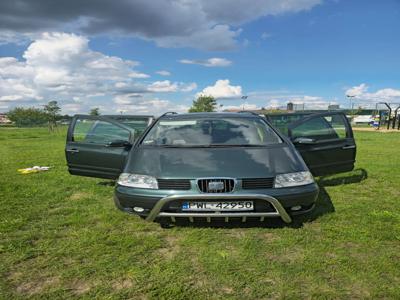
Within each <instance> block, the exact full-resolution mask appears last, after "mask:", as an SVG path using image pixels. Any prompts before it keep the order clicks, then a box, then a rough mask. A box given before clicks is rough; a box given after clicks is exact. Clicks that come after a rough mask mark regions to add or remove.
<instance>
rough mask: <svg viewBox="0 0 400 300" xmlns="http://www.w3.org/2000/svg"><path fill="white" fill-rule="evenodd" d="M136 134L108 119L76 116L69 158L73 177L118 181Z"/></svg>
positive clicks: (70, 135)
mask: <svg viewBox="0 0 400 300" xmlns="http://www.w3.org/2000/svg"><path fill="white" fill-rule="evenodd" d="M134 136H135V134H134V130H133V129H131V128H129V127H127V126H125V125H123V124H121V123H119V122H118V121H115V120H113V119H110V118H107V117H93V116H87V115H76V116H74V118H73V119H72V122H71V124H70V126H69V128H68V134H67V144H66V148H65V155H66V160H67V164H68V171H69V172H70V173H71V174H72V175H80V176H89V177H97V178H107V179H116V178H118V176H119V175H120V173H121V172H122V170H123V168H124V166H125V161H126V158H127V156H128V153H129V150H130V148H131V147H132V144H133V141H134Z"/></svg>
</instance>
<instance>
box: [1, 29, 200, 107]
mask: <svg viewBox="0 0 400 300" xmlns="http://www.w3.org/2000/svg"><path fill="white" fill-rule="evenodd" d="M23 58H24V60H18V59H16V58H14V57H0V105H1V106H2V107H4V106H7V107H9V106H10V105H11V106H15V105H18V103H20V104H21V105H23V104H28V105H32V104H43V103H44V102H46V101H49V100H52V99H54V100H57V101H60V102H62V103H63V104H65V105H62V106H63V108H64V111H66V112H76V111H78V110H80V109H85V110H86V109H87V108H88V106H89V105H91V103H92V105H95V106H98V105H99V104H98V103H95V99H98V98H101V100H102V101H107V100H106V99H107V98H108V99H110V98H112V97H116V96H118V95H124V94H127V95H129V96H130V97H133V95H144V94H151V93H164V92H188V91H191V90H193V89H195V88H196V85H195V83H182V82H179V83H174V82H170V81H168V80H167V81H156V82H153V83H144V82H140V81H138V80H140V79H143V78H148V77H149V76H148V75H147V74H145V73H142V72H139V71H137V70H135V68H136V67H137V66H138V65H139V63H138V62H136V61H132V60H124V59H122V58H120V57H116V56H108V55H105V54H103V53H100V52H96V51H93V50H91V49H90V48H89V41H88V39H87V38H86V37H84V36H80V35H76V34H67V33H44V34H43V35H42V36H41V37H40V38H38V39H37V40H35V41H34V42H33V43H31V44H30V45H29V46H28V47H27V49H26V51H25V52H24V54H23ZM117 99H122V98H117ZM120 101H122V100H120ZM5 103H6V104H5Z"/></svg>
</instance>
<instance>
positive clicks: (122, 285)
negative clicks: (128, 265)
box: [112, 278, 134, 291]
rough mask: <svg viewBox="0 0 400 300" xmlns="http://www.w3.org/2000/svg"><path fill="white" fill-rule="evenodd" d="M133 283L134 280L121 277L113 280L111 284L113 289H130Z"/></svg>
mask: <svg viewBox="0 0 400 300" xmlns="http://www.w3.org/2000/svg"><path fill="white" fill-rule="evenodd" d="M133 285H134V281H133V280H132V279H130V278H125V279H121V280H118V281H115V282H114V283H113V284H112V287H113V289H114V290H117V291H119V290H127V289H130V288H131V287H133Z"/></svg>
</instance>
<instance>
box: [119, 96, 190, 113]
mask: <svg viewBox="0 0 400 300" xmlns="http://www.w3.org/2000/svg"><path fill="white" fill-rule="evenodd" d="M122 98H124V100H125V101H124V100H122ZM114 102H115V103H116V104H117V106H116V107H115V112H116V113H117V112H123V113H128V114H151V115H155V116H157V115H161V114H162V113H164V112H166V111H175V112H178V113H183V112H187V111H188V110H189V106H186V105H182V104H177V103H173V102H172V101H169V100H164V99H159V98H149V99H148V98H147V99H141V98H136V97H127V96H126V95H124V96H122V97H118V99H116V98H114Z"/></svg>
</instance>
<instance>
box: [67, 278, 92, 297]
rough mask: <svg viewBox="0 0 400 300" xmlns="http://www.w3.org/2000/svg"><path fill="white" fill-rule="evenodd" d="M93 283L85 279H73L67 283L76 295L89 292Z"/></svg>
mask: <svg viewBox="0 0 400 300" xmlns="http://www.w3.org/2000/svg"><path fill="white" fill-rule="evenodd" d="M94 286H95V285H94V284H92V283H90V282H88V281H85V280H75V281H73V282H72V283H71V284H70V285H69V289H70V290H71V291H72V293H73V294H74V295H76V296H80V295H83V294H86V293H87V292H89V291H90V290H91V289H92V287H94Z"/></svg>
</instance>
